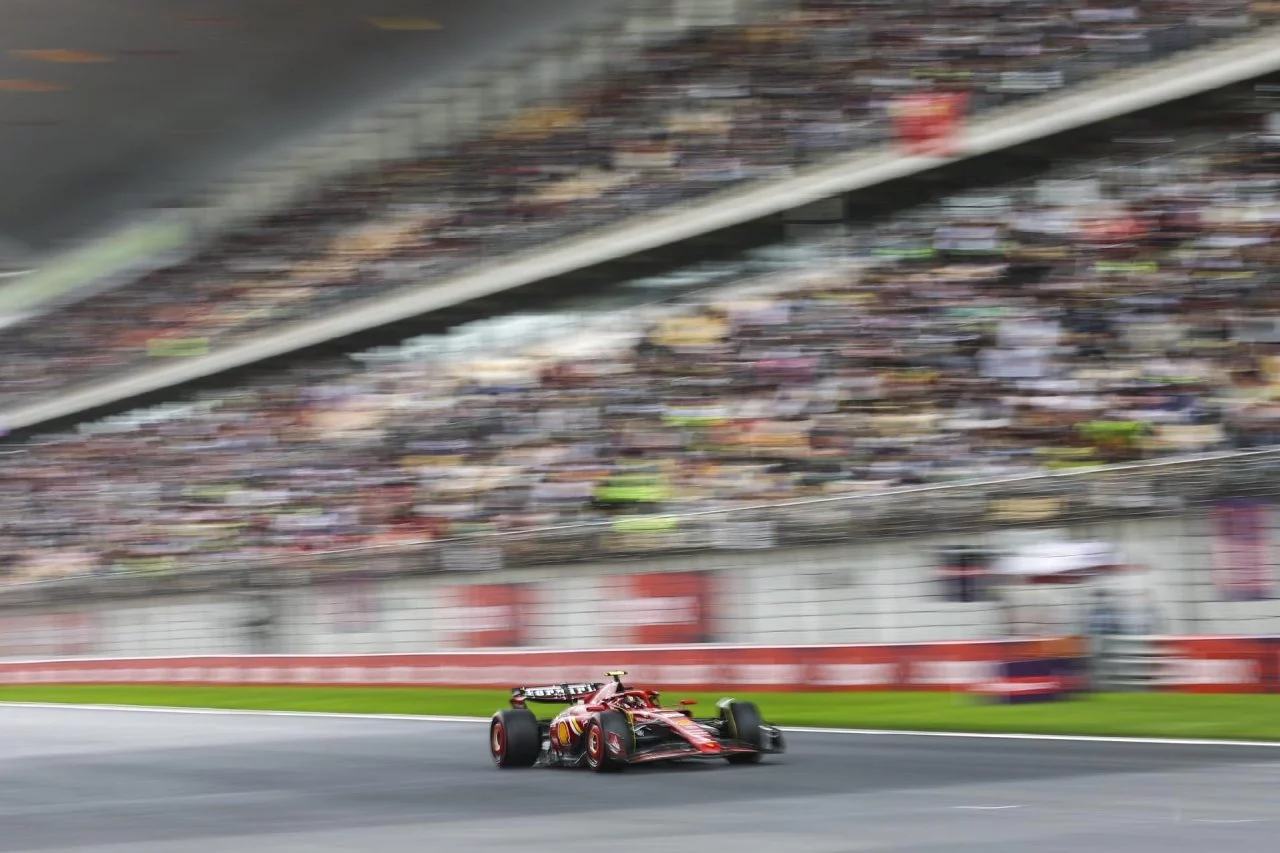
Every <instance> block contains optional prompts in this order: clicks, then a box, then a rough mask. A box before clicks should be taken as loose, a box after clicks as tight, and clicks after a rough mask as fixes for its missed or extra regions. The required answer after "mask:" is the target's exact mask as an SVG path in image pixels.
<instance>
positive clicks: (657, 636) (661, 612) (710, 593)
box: [602, 572, 717, 646]
mask: <svg viewBox="0 0 1280 853" xmlns="http://www.w3.org/2000/svg"><path fill="white" fill-rule="evenodd" d="M616 582H617V583H618V586H616V587H614V588H612V589H610V590H609V591H608V594H609V597H610V601H608V602H606V606H605V607H603V608H602V613H603V615H604V618H605V619H607V620H608V623H609V625H611V626H612V627H613V629H614V636H615V639H616V641H617V642H618V643H620V644H622V645H636V646H662V645H684V644H690V643H711V642H715V640H716V633H717V625H716V616H715V606H716V601H715V599H716V590H715V583H716V577H715V576H714V575H713V574H711V573H710V572H655V573H652V574H642V575H625V576H621V577H619V578H617V579H616Z"/></svg>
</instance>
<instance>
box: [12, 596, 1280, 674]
mask: <svg viewBox="0 0 1280 853" xmlns="http://www.w3.org/2000/svg"><path fill="white" fill-rule="evenodd" d="M478 595H479V598H478V599H477V600H481V599H484V598H485V597H486V596H488V595H492V593H483V594H478ZM1160 642H1162V643H1163V644H1164V646H1165V649H1164V650H1165V652H1166V655H1165V658H1164V663H1163V664H1162V665H1161V670H1160V671H1159V672H1158V673H1157V678H1156V681H1155V684H1154V685H1153V686H1154V687H1156V688H1157V689H1161V690H1168V691H1173V692H1181V693H1264V692H1277V691H1280V678H1278V677H1277V676H1278V675H1280V637H1169V638H1165V639H1164V640H1162V641H1160ZM1083 654H1084V651H1083V648H1082V647H1081V643H1080V642H1079V641H1077V640H1075V639H1061V640H1028V641H1020V642H1003V641H992V642H956V643H924V644H907V645H872V644H867V645H838V646H726V645H696V646H695V645H685V646H666V647H657V648H640V647H625V648H624V647H619V648H614V649H591V650H579V651H551V650H516V649H504V650H496V649H494V650H488V651H459V652H438V653H430V654H407V655H299V656H289V655H236V656H207V657H179V658H133V659H128V658H115V659H93V658H61V659H56V660H38V661H19V662H11V663H0V684H175V685H182V684H192V685H196V684H226V685H234V684H246V685H252V684H257V685H263V684H280V685H288V684H292V685H315V686H324V685H347V686H400V687H477V688H495V689H506V688H510V687H513V686H516V685H520V684H555V683H558V682H561V681H564V680H572V681H597V680H600V678H601V676H602V673H604V672H605V671H606V670H610V669H625V670H627V671H628V672H630V673H631V674H632V678H633V679H634V680H635V681H637V682H643V683H645V684H651V685H654V686H657V687H659V688H661V689H664V690H667V691H678V690H688V691H691V692H693V691H716V690H741V689H749V690H757V691H788V690H794V691H799V690H804V691H855V690H922V691H952V692H968V691H973V690H977V689H982V688H983V686H984V685H990V684H992V683H993V682H996V681H999V669H1000V667H1001V665H1002V664H1009V663H1014V662H1017V661H1055V660H1056V661H1064V660H1072V659H1078V658H1080V657H1081V656H1082V655H1083Z"/></svg>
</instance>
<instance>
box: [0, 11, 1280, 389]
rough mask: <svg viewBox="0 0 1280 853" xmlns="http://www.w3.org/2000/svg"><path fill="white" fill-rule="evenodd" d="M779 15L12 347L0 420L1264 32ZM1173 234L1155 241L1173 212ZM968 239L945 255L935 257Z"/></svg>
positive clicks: (297, 215)
mask: <svg viewBox="0 0 1280 853" xmlns="http://www.w3.org/2000/svg"><path fill="white" fill-rule="evenodd" d="M778 7H779V13H778V15H777V16H776V18H775V19H773V20H771V21H770V22H769V23H768V24H767V25H752V26H741V27H717V28H703V29H697V30H695V31H693V32H690V33H688V34H687V35H686V36H685V37H683V38H681V39H678V40H675V41H672V42H669V43H666V44H663V45H661V46H658V47H654V48H651V49H650V50H648V51H647V52H646V53H644V55H643V56H641V57H640V58H639V59H637V60H636V61H635V62H632V63H630V64H628V65H626V66H625V67H619V68H615V69H614V70H613V72H612V76H610V77H607V78H604V79H597V80H593V81H590V82H589V83H587V84H585V85H583V86H581V87H580V88H579V89H578V90H577V91H575V92H573V93H571V94H569V95H567V96H566V97H565V99H564V100H563V101H562V102H560V103H557V104H554V105H544V106H541V107H537V108H533V109H530V110H527V111H525V112H524V113H522V114H520V115H518V116H516V117H514V118H512V119H511V120H510V121H509V122H507V123H506V124H504V125H503V126H501V127H498V128H495V129H494V132H493V133H492V135H490V136H489V137H487V138H481V139H475V140H472V141H470V142H468V143H466V144H465V145H462V146H460V147H459V148H458V149H457V150H453V151H450V152H448V153H447V154H444V155H441V156H438V157H430V158H424V159H421V160H417V161H414V162H407V163H396V164H391V165H388V166H386V167H385V168H383V169H381V170H380V171H378V172H377V173H376V174H371V175H361V176H357V177H354V178H352V179H350V180H349V181H347V182H346V183H344V184H342V185H339V186H333V187H329V188H326V189H325V190H324V191H322V192H320V193H319V194H318V195H317V196H316V197H315V198H313V199H311V200H310V201H309V202H308V203H306V204H304V205H302V206H300V207H298V208H297V209H294V210H291V211H289V212H287V213H283V214H279V215H276V216H273V217H271V218H269V219H267V220H265V221H262V222H260V223H258V225H257V226H256V227H255V228H253V229H250V230H248V231H246V232H244V233H240V234H238V235H235V236H233V237H229V238H227V239H225V240H223V241H221V243H220V244H219V245H217V246H216V247H214V248H212V249H210V250H208V251H206V252H205V253H203V254H202V255H201V256H199V257H198V258H196V259H195V260H193V261H190V262H189V263H185V264H183V265H181V266H178V267H174V268H170V269H166V270H163V271H160V272H157V273H155V274H153V275H150V276H148V277H146V278H145V279H144V280H142V281H140V282H138V283H136V284H134V285H132V286H130V287H127V288H124V289H121V290H118V291H115V292H112V293H109V294H106V295H102V296H98V297H94V298H92V299H90V300H88V301H86V302H84V303H82V304H80V305H76V306H73V307H70V308H67V309H65V310H62V311H59V312H58V313H57V314H56V315H54V316H50V317H41V318H38V319H37V320H34V321H32V322H29V323H27V324H25V325H21V326H17V327H14V328H12V329H8V330H5V332H4V334H3V336H0V356H2V357H3V360H4V365H5V368H4V370H3V372H0V406H10V405H13V404H15V403H17V402H19V401H23V400H26V399H29V398H32V397H34V396H40V395H47V394H48V393H50V392H53V391H56V390H62V389H65V387H66V386H67V384H68V383H74V384H81V383H86V382H88V381H91V380H92V379H93V378H94V377H101V376H103V375H106V374H110V373H113V372H119V371H121V370H124V369H126V368H129V367H136V366H139V365H141V364H145V363H147V362H148V361H154V360H157V359H166V358H180V357H187V356H192V355H199V354H201V353H204V352H207V351H209V350H210V349H211V348H216V347H218V346H223V345H226V344H228V343H230V342H232V341H235V340H237V339H240V338H243V337H244V336H246V335H251V334H254V333H259V332H261V331H263V330H264V329H267V328H269V327H271V326H274V325H278V324H281V323H285V322H288V321H291V320H297V319H300V318H302V317H305V316H307V315H311V314H314V313H317V312H322V311H326V310H331V309H334V308H335V307H337V306H340V305H342V304H343V303H346V302H350V301H352V300H356V299H365V298H369V297H373V296H377V295H379V294H383V293H386V292H388V291H390V290H393V289H396V288H402V287H409V286H420V285H421V284H423V283H424V282H427V281H429V280H431V279H433V278H439V277H442V276H444V275H447V274H450V273H456V272H459V271H461V270H463V269H465V268H467V267H468V266H472V265H474V264H475V263H477V262H478V261H482V260H490V259H493V258H495V257H499V256H501V255H503V254H505V253H510V252H514V251H518V250H520V249H527V248H530V247H536V246H541V245H545V244H546V243H548V242H550V241H553V240H555V239H557V238H561V237H566V236H569V235H572V234H573V233H575V232H578V231H581V230H583V229H586V228H590V227H594V226H599V225H602V224H607V223H609V222H613V221H617V220H620V219H623V218H625V217H630V216H634V215H636V214H639V213H643V212H645V211H649V210H653V209H656V208H659V207H662V206H664V205H670V204H673V203H676V202H681V201H687V200H690V199H693V198H696V197H698V196H701V195H703V194H706V193H709V192H712V191H714V190H717V189H721V188H724V187H726V186H729V185H732V184H735V183H740V182H743V181H749V180H755V179H760V178H767V177H771V176H780V175H786V174H789V173H790V171H791V170H792V169H793V168H795V167H796V166H799V165H803V164H806V163H810V162H813V161H815V160H818V159H821V158H822V157H825V156H828V155H831V154H834V153H837V152H842V151H846V150H850V149H856V148H858V147H860V146H864V145H868V144H871V143H875V142H878V141H882V140H884V139H885V138H887V137H888V135H889V131H890V121H889V107H890V105H891V104H892V101H893V99H894V98H895V97H896V96H898V95H901V94H905V93H915V92H921V91H930V90H943V91H965V92H968V93H970V99H969V103H970V107H971V109H974V110H984V109H989V108H992V107H996V106H1000V105H1002V104H1006V103H1009V102H1011V101H1013V100H1016V99H1019V98H1024V97H1027V96H1031V95H1037V94H1041V93H1045V92H1050V91H1054V90H1057V89H1060V88H1062V87H1064V86H1069V85H1072V84H1074V83H1077V82H1079V81H1081V80H1083V79H1087V78H1090V77H1093V76H1096V75H1098V74H1102V73H1106V72H1109V71H1113V70H1116V69H1119V68H1123V67H1126V66H1131V65H1134V64H1137V63H1141V62H1145V61H1148V60H1150V59H1152V58H1156V57H1160V56H1164V55H1167V54H1168V53H1170V52H1172V51H1176V50H1180V49H1184V48H1187V47H1192V46H1196V45H1199V44H1203V43H1206V42H1207V41H1209V40H1211V39H1214V38H1217V37H1220V36H1224V35H1233V34H1238V33H1243V32H1247V31H1248V30H1250V28H1252V27H1253V26H1255V25H1256V24H1257V23H1258V22H1259V20H1261V19H1268V20H1269V19H1270V18H1271V17H1273V16H1274V15H1275V12H1274V11H1272V10H1271V7H1270V6H1268V5H1266V4H1262V5H1259V4H1250V3H1249V2H1246V0H1118V1H1117V0H995V2H992V0H897V2H892V3H886V2H884V1H883V0H788V2H781V0H779V4H778ZM1165 215H1166V216H1167V217H1169V223H1170V224H1169V225H1167V226H1162V228H1167V227H1174V224H1175V223H1176V221H1177V217H1178V216H1179V215H1180V213H1179V211H1178V209H1177V207H1176V205H1175V206H1174V207H1172V208H1170V209H1169V210H1168V211H1167V214H1165ZM1035 220H1036V213H1035V212H1034V211H1029V212H1028V222H1034V221H1035ZM1122 224H1123V220H1118V222H1117V227H1120V226H1121V225H1122ZM1036 227H1037V226H1035V225H1032V231H1031V232H1030V233H1031V234H1035V233H1036V231H1035V228H1036ZM970 239H971V236H970V231H968V230H964V229H962V230H960V231H956V232H954V233H950V232H948V233H943V234H939V235H938V236H937V240H938V241H939V243H938V247H939V248H941V249H947V250H951V249H954V248H962V247H963V244H964V242H965V241H967V240H970ZM977 239H979V240H980V239H981V238H977Z"/></svg>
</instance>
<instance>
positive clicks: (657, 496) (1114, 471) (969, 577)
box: [0, 0, 1280, 685]
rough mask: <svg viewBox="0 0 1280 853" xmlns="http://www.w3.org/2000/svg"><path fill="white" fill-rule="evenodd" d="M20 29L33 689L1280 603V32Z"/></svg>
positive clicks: (640, 2) (894, 634)
mask: <svg viewBox="0 0 1280 853" xmlns="http://www.w3.org/2000/svg"><path fill="white" fill-rule="evenodd" d="M0 19H2V22H0V47H2V48H3V51H2V52H0V116H2V117H3V118H2V119H0V183H2V185H3V186H4V187H5V192H4V193H3V195H2V196H0V233H2V235H3V239H0V262H2V264H3V270H0V272H2V273H3V278H0V322H3V324H4V327H3V330H2V331H0V353H2V354H3V358H2V359H0V425H3V428H4V431H5V435H6V438H5V442H4V444H3V446H2V447H0V572H2V574H0V579H2V581H3V584H4V585H3V588H0V655H3V656H4V657H7V658H11V659H13V658H35V657H50V656H58V657H76V656H85V657H91V656H98V657H101V656H120V655H144V654H145V655H166V654H201V653H217V654H227V653H235V652H252V651H272V652H279V653H287V654H295V653H312V652H314V653H323V654H339V653H347V652H384V651H437V650H450V649H454V650H456V649H465V648H476V647H483V648H493V647H517V646H521V647H536V648H588V647H595V646H599V645H603V644H609V643H623V644H642V645H644V644H669V643H708V642H715V643H777V644H786V643H837V642H845V643H856V642H867V643H885V642H895V643H902V642H912V643H919V642H935V641H957V640H966V641H977V640H988V639H999V638H1005V637H1010V636H1018V637H1060V636H1077V635H1081V634H1105V635H1107V636H1127V637H1130V638H1133V642H1135V643H1137V642H1142V643H1146V642H1152V643H1154V642H1155V641H1156V639H1157V638H1158V637H1160V636H1165V635H1190V634H1197V635H1205V634H1209V635H1224V636H1225V635H1239V634H1257V633H1266V632H1267V631H1268V630H1270V629H1269V628H1268V626H1269V625H1271V624H1273V622H1274V620H1275V618H1276V617H1277V616H1280V609H1278V608H1277V605H1276V603H1275V595H1276V582H1277V578H1276V559H1275V544H1274V541H1273V531H1274V528H1275V522H1276V509H1275V503H1274V500H1275V498H1276V496H1277V494H1278V492H1280V489H1278V487H1277V486H1276V479H1275V477H1274V474H1275V473H1276V472H1277V470H1278V469H1277V462H1278V461H1280V452H1277V451H1276V450H1275V447H1276V445H1277V444H1280V405H1278V404H1277V392H1278V391H1280V360H1277V359H1278V358H1280V348H1278V346H1277V345H1280V302H1278V299H1280V290H1278V289H1277V285H1278V284H1280V281H1277V279H1276V260H1277V258H1278V257H1280V255H1278V254H1277V249H1278V248H1280V243H1278V242H1277V240H1278V239H1280V170H1278V165H1280V157H1278V155H1280V100H1278V99H1280V80H1277V79H1276V78H1275V76H1274V75H1275V74H1276V73H1277V71H1280V4H1275V3H1268V2H1248V0H1158V2H1157V0H893V2H884V0H610V2H601V0H595V2H585V0H473V2H470V3H465V4H458V3H443V2H433V0H311V2H307V3H301V2H291V0H273V2H269V3H264V2H255V3H250V2H241V0H166V2H152V0H121V2H118V3H103V2H101V1H100V0H99V1H98V2H88V0H39V2H34V0H33V2H11V3H7V4H4V5H3V6H0ZM646 601H647V602H648V603H647V604H646V603H645V602H646ZM619 626H621V627H619ZM1118 648H1120V649H1121V650H1120V651H1117V652H1116V653H1115V655H1116V656H1115V661H1116V670H1115V672H1114V673H1113V675H1114V678H1115V679H1116V680H1118V681H1122V682H1124V683H1126V684H1129V685H1135V684H1151V683H1156V682H1158V681H1159V679H1160V678H1161V677H1164V676H1161V675H1159V673H1156V672H1155V671H1154V670H1151V669H1150V668H1149V667H1148V666H1147V665H1146V664H1143V665H1142V666H1138V667H1137V669H1132V668H1126V667H1131V665H1133V661H1134V660H1144V661H1145V660H1154V659H1155V658H1154V657H1150V656H1149V657H1141V656H1138V657H1134V656H1133V655H1132V654H1131V651H1132V645H1122V646H1120V647H1118ZM1224 677H1225V676H1224Z"/></svg>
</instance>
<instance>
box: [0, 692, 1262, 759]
mask: <svg viewBox="0 0 1280 853" xmlns="http://www.w3.org/2000/svg"><path fill="white" fill-rule="evenodd" d="M4 708H42V709H48V710H55V711H118V712H124V713H134V714H193V715H197V716H233V717H234V716H239V717H302V718H308V717H311V718H316V719H331V720H384V721H391V722H410V723H472V724H475V723H487V722H489V718H488V717H449V716H438V715H431V714H344V713H338V712H333V711H259V710H253V709H240V708H181V707H177V708H175V707H169V706H164V705H83V704H71V703H62V702H0V709H4ZM495 710H496V709H495ZM779 728H781V729H782V730H783V731H784V732H792V733H795V734H824V735H859V736H867V737H940V738H968V739H971V740H972V739H984V740H1048V741H1067V742H1076V743H1134V744H1151V745H1163V746H1244V747H1255V748H1265V749H1280V741H1269V740H1215V739H1213V738H1171V737H1104V736H1101V735H1043V734H1017V733H1014V732H929V731H917V730H914V729H842V728H823V727H809V726H780V727H779Z"/></svg>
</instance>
